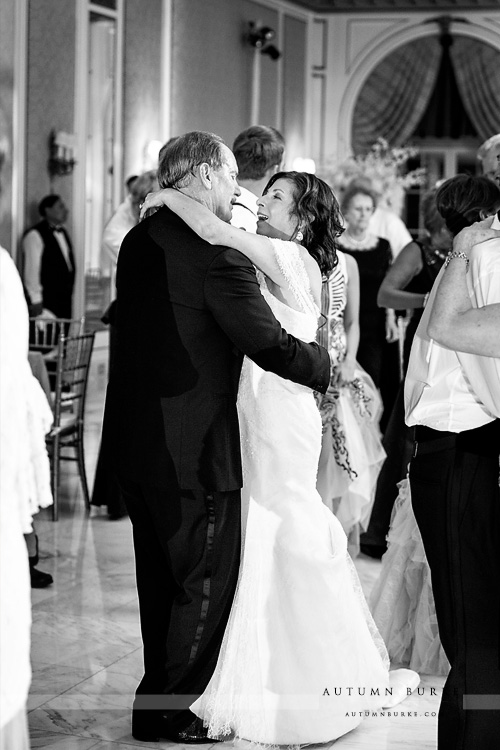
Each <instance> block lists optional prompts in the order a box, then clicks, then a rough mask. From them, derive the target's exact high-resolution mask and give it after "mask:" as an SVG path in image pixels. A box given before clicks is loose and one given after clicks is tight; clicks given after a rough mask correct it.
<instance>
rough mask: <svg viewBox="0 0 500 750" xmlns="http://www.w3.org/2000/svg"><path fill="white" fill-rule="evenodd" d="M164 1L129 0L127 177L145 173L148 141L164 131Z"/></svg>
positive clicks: (125, 112) (125, 127) (125, 116)
mask: <svg viewBox="0 0 500 750" xmlns="http://www.w3.org/2000/svg"><path fill="white" fill-rule="evenodd" d="M161 34H162V0H148V1H147V2H144V0H126V2H125V30H124V47H123V54H124V100H123V132H124V175H123V177H124V178H126V177H128V176H129V175H131V174H137V173H138V172H141V171H143V167H144V161H143V157H144V148H145V146H146V144H147V143H148V141H151V140H160V141H163V140H164V134H163V133H162V132H161V59H162V51H161Z"/></svg>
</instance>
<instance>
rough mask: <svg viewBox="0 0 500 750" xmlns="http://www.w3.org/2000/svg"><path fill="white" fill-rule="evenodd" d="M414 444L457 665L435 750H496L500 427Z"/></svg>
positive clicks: (417, 507) (420, 436)
mask: <svg viewBox="0 0 500 750" xmlns="http://www.w3.org/2000/svg"><path fill="white" fill-rule="evenodd" d="M415 437H416V443H415V454H414V457H413V458H412V460H411V464H410V486H411V496H412V505H413V510H414V513H415V518H416V520H417V523H418V526H419V529H420V532H421V534H422V540H423V543H424V548H425V553H426V556H427V560H428V562H429V566H430V569H431V578H432V588H433V592H434V599H435V604H436V615H437V621H438V626H439V634H440V637H441V642H442V644H443V648H444V651H445V653H446V656H447V657H448V660H449V662H450V665H451V671H450V673H449V675H448V678H447V680H446V683H445V686H444V689H443V695H442V700H441V705H440V709H439V718H438V748H439V750H493V749H494V748H498V745H499V741H500V654H499V639H500V494H499V486H498V481H499V452H500V420H496V421H495V422H491V423H489V424H487V425H485V426H483V427H480V428H477V429H474V430H467V431H466V432H462V433H458V434H455V433H449V432H437V431H435V430H432V429H429V428H426V427H418V426H417V428H416V431H415Z"/></svg>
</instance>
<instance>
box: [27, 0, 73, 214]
mask: <svg viewBox="0 0 500 750" xmlns="http://www.w3.org/2000/svg"><path fill="white" fill-rule="evenodd" d="M74 85H75V3H74V2H64V3H61V2H60V0H30V2H29V11H28V109H27V159H26V212H27V216H26V221H27V224H30V223H32V222H33V221H36V220H38V215H37V212H36V206H37V203H38V202H39V200H40V198H42V197H43V196H44V195H46V194H47V193H48V192H50V187H51V185H50V181H49V174H48V171H47V160H48V156H49V151H48V140H49V135H50V131H51V130H52V128H55V129H56V130H63V131H65V132H67V133H73V132H74V109H75V98H74V97H75V92H74ZM53 189H54V192H57V193H60V194H61V195H62V197H63V199H64V200H65V201H66V203H67V205H68V207H69V208H70V210H71V208H72V198H73V194H72V178H71V177H69V176H65V177H56V178H55V180H54V183H53Z"/></svg>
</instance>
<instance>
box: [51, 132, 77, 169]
mask: <svg viewBox="0 0 500 750" xmlns="http://www.w3.org/2000/svg"><path fill="white" fill-rule="evenodd" d="M75 164H76V159H75V136H74V135H71V134H70V133H63V132H62V131H59V132H56V131H55V130H51V132H50V136H49V161H48V169H49V174H50V176H51V177H56V176H57V177H62V176H63V175H68V174H71V173H72V172H73V169H74V168H75Z"/></svg>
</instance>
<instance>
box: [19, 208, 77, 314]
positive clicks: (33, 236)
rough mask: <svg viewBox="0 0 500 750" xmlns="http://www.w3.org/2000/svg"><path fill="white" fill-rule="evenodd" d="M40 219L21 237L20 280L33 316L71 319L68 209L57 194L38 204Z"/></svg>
mask: <svg viewBox="0 0 500 750" xmlns="http://www.w3.org/2000/svg"><path fill="white" fill-rule="evenodd" d="M38 213H39V214H40V216H41V217H42V220H41V221H40V222H39V223H38V224H35V226H34V227H33V228H32V229H30V230H29V232H27V233H26V235H25V236H24V239H23V254H24V268H23V280H24V287H25V290H26V294H27V297H28V307H29V313H30V316H32V317H38V316H40V315H41V316H43V317H56V318H71V313H72V299H73V287H74V284H75V258H74V256H73V248H72V245H71V240H70V238H69V235H68V233H67V232H66V230H65V229H64V227H63V224H64V223H65V221H66V219H67V218H68V209H67V208H66V206H65V204H64V202H63V201H62V199H61V197H60V196H59V195H47V196H45V198H43V199H42V200H41V201H40V203H39V206H38Z"/></svg>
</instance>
